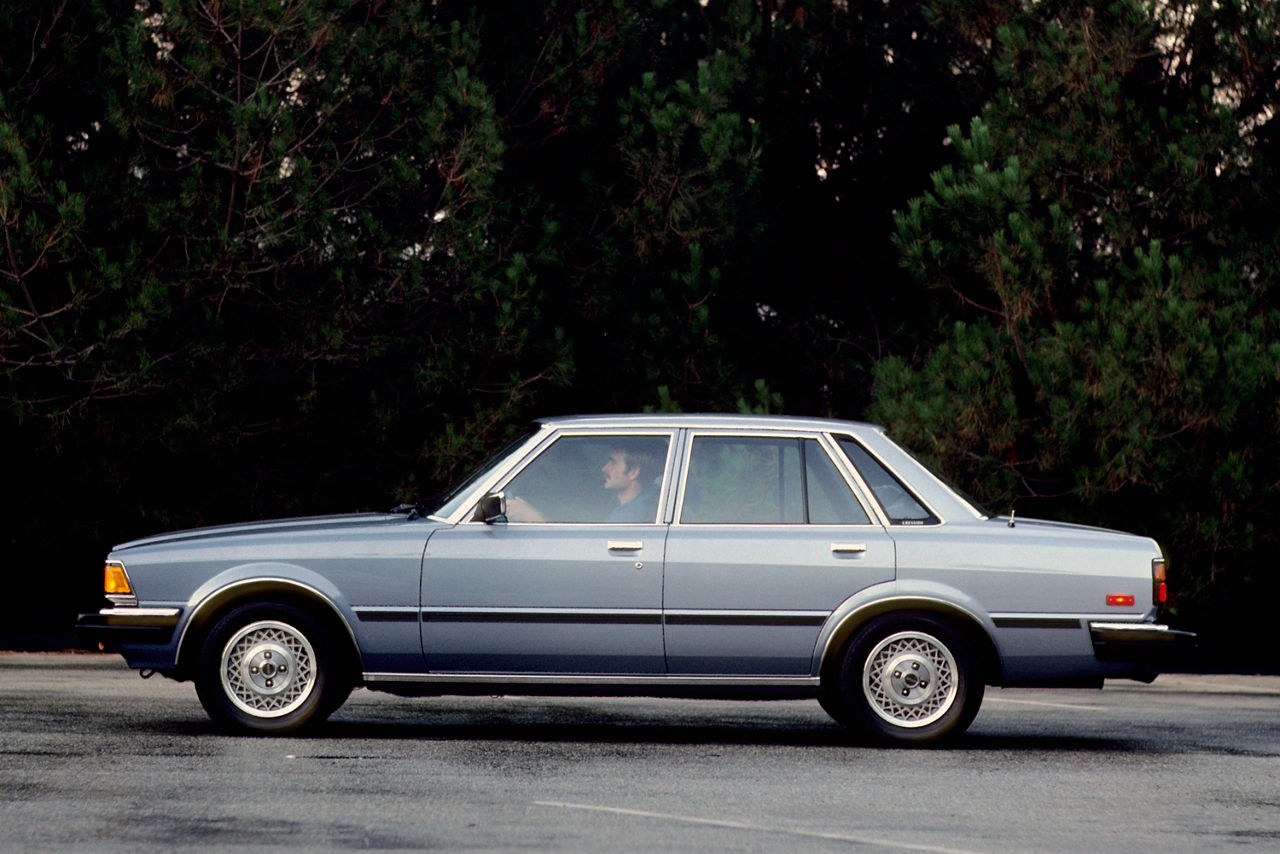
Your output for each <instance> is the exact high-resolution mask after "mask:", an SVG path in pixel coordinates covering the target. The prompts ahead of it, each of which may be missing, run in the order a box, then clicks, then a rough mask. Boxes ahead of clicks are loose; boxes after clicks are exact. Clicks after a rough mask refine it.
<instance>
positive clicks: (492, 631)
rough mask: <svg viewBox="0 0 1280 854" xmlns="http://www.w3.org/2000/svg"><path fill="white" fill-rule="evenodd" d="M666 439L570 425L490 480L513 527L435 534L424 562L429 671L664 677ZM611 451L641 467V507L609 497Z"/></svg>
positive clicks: (465, 527) (468, 527) (668, 434)
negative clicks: (627, 453)
mask: <svg viewBox="0 0 1280 854" xmlns="http://www.w3.org/2000/svg"><path fill="white" fill-rule="evenodd" d="M673 435H674V432H673V431H660V430H659V431H629V432H628V431H613V432H609V431H578V432H574V431H565V432H564V433H562V434H561V435H558V436H556V437H555V438H554V439H553V440H552V441H551V442H550V443H548V444H547V445H545V446H544V447H543V449H542V450H541V451H540V452H539V453H538V454H537V455H536V457H535V458H534V459H533V460H532V461H531V462H529V463H528V464H527V465H525V466H523V467H522V468H521V469H520V470H519V471H518V472H517V473H515V475H514V476H513V477H511V478H508V479H507V480H506V482H504V483H503V484H501V485H500V486H499V489H501V490H502V491H503V492H504V494H505V495H506V499H507V506H508V521H498V522H494V523H489V524H486V523H483V522H463V523H462V524H459V525H457V526H455V527H453V528H450V529H447V530H441V531H438V532H436V534H435V535H434V536H432V538H431V540H430V542H429V543H428V545H427V550H426V555H425V558H424V561H423V581H422V642H423V650H424V653H425V655H426V662H427V667H428V669H429V670H431V671H432V672H457V673H535V674H537V673H541V674H660V673H663V672H664V671H665V669H666V664H665V659H664V654H663V644H662V612H661V607H662V560H663V552H664V549H665V545H666V534H667V526H666V525H665V524H662V523H661V522H660V520H659V515H658V507H659V506H660V505H659V500H660V499H664V498H665V495H666V490H667V487H666V484H667V483H668V482H669V480H670V478H669V476H668V471H669V469H670V468H671V467H672V465H673V460H672V459H671V453H670V449H671V446H672V444H673V441H672V440H673ZM620 446H622V447H627V448H633V449H636V448H638V449H639V451H637V452H636V453H638V454H640V455H642V456H644V457H646V458H647V459H648V463H647V466H648V468H649V471H647V472H646V473H645V476H644V477H645V483H644V484H643V485H644V487H645V489H644V490H643V495H642V499H643V501H644V508H643V509H637V508H638V507H639V505H638V504H631V503H629V505H628V507H625V508H624V507H622V506H620V504H619V500H618V496H617V492H616V491H613V492H611V491H609V490H607V489H605V486H604V484H605V481H606V477H607V476H606V473H605V472H604V471H603V468H604V466H605V465H607V464H608V462H609V460H610V459H611V455H612V454H614V453H617V450H618V448H619V447H620ZM637 500H641V499H637ZM637 520H641V521H637Z"/></svg>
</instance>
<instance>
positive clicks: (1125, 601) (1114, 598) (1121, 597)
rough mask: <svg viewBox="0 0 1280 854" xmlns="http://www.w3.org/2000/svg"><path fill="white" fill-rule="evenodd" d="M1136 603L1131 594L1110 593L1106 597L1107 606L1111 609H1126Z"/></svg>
mask: <svg viewBox="0 0 1280 854" xmlns="http://www.w3.org/2000/svg"><path fill="white" fill-rule="evenodd" d="M1136 601H1137V599H1136V598H1135V597H1134V595H1133V594H1132V593H1112V594H1111V595H1110V596H1108V597H1107V604H1108V605H1110V606H1111V607H1112V608H1128V607H1129V606H1131V605H1132V604H1133V603H1134V602H1136Z"/></svg>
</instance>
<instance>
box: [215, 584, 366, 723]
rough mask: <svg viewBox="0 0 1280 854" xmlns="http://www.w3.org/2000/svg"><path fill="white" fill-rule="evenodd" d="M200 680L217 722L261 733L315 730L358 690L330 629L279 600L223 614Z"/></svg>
mask: <svg viewBox="0 0 1280 854" xmlns="http://www.w3.org/2000/svg"><path fill="white" fill-rule="evenodd" d="M194 677H195V683H196V693H197V695H199V697H200V703H201V704H202V705H203V706H204V708H205V711H206V712H208V714H209V717H210V718H212V719H213V721H214V722H215V723H217V724H218V725H219V726H222V727H225V728H227V729H231V730H234V731H237V732H242V733H256V734H284V733H291V732H297V731H299V730H302V729H305V728H307V727H312V726H315V725H317V724H319V723H321V722H323V721H324V720H325V718H327V717H328V716H329V715H330V714H332V713H333V712H334V711H335V710H336V709H337V708H338V706H340V705H342V703H343V701H344V700H346V698H347V696H348V695H349V694H350V693H351V687H352V683H351V679H350V677H349V675H348V674H347V673H346V671H345V668H344V667H343V662H342V656H341V655H340V654H339V650H338V648H337V647H336V645H335V644H334V643H333V641H332V640H330V638H329V634H328V633H327V632H326V631H325V626H324V624H323V623H322V622H321V621H320V620H318V619H316V617H315V616H313V615H312V614H311V613H309V612H307V611H304V610H302V609H300V608H297V607H294V606H292V605H283V604H275V603H254V604H249V605H241V606H239V607H237V608H234V609H232V610H231V611H229V612H228V613H226V614H225V615H223V616H222V617H221V618H220V619H219V620H218V621H217V622H216V623H215V624H214V626H213V628H212V630H210V632H209V633H208V634H207V635H206V636H205V638H204V641H203V643H201V645H200V650H199V652H198V658H197V660H196V664H195V672H194Z"/></svg>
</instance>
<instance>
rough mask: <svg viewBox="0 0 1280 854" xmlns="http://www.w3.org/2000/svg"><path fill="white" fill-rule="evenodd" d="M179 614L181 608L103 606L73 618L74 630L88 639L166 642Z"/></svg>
mask: <svg viewBox="0 0 1280 854" xmlns="http://www.w3.org/2000/svg"><path fill="white" fill-rule="evenodd" d="M181 616H182V609H181V608H103V609H102V610H101V611H95V612H93V613H92V614H81V615H80V616H79V617H78V618H77V619H76V634H77V635H79V636H80V638H81V639H83V640H85V641H88V642H90V643H100V644H102V645H103V646H104V647H107V648H114V647H116V646H117V645H119V644H139V643H141V644H167V643H169V642H170V641H171V640H172V639H173V630H174V628H175V627H176V626H177V625H178V620H179V618H181Z"/></svg>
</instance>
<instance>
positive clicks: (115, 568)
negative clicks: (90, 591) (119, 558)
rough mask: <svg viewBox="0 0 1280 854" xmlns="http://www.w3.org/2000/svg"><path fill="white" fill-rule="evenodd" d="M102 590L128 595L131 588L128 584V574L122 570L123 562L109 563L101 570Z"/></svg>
mask: <svg viewBox="0 0 1280 854" xmlns="http://www.w3.org/2000/svg"><path fill="white" fill-rule="evenodd" d="M102 592H103V593H106V594H108V595H114V596H129V595H132V593H133V588H132V587H131V586H129V576H128V575H127V574H126V573H125V571H124V564H122V563H109V564H107V565H106V566H105V567H104V568H103V570H102Z"/></svg>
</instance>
